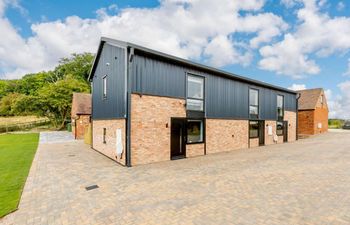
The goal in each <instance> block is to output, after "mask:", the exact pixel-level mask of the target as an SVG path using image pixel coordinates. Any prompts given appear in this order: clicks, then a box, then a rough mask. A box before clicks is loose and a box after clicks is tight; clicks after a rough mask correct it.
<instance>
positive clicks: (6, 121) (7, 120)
mask: <svg viewBox="0 0 350 225" xmlns="http://www.w3.org/2000/svg"><path fill="white" fill-rule="evenodd" d="M44 119H46V118H45V117H36V116H11V117H0V126H6V125H15V124H19V123H29V122H35V121H38V120H44Z"/></svg>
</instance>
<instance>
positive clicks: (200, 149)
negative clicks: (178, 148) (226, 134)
mask: <svg viewBox="0 0 350 225" xmlns="http://www.w3.org/2000/svg"><path fill="white" fill-rule="evenodd" d="M199 155H204V144H190V145H186V157H194V156H199Z"/></svg>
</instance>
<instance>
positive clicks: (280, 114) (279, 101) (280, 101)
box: [277, 95, 284, 120]
mask: <svg viewBox="0 0 350 225" xmlns="http://www.w3.org/2000/svg"><path fill="white" fill-rule="evenodd" d="M283 116H284V97H283V96H282V95H277V120H283Z"/></svg>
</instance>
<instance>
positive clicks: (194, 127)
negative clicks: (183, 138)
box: [187, 120, 203, 143]
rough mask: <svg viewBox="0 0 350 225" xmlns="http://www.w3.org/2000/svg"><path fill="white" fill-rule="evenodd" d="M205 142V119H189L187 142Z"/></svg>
mask: <svg viewBox="0 0 350 225" xmlns="http://www.w3.org/2000/svg"><path fill="white" fill-rule="evenodd" d="M201 142H203V121H202V120H188V121H187V143H201Z"/></svg>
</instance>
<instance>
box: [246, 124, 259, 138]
mask: <svg viewBox="0 0 350 225" xmlns="http://www.w3.org/2000/svg"><path fill="white" fill-rule="evenodd" d="M251 122H256V123H257V125H258V133H257V136H256V137H255V136H251V135H250V123H251ZM259 128H260V127H259V120H249V123H248V132H249V139H256V138H259V137H260V129H259Z"/></svg>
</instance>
